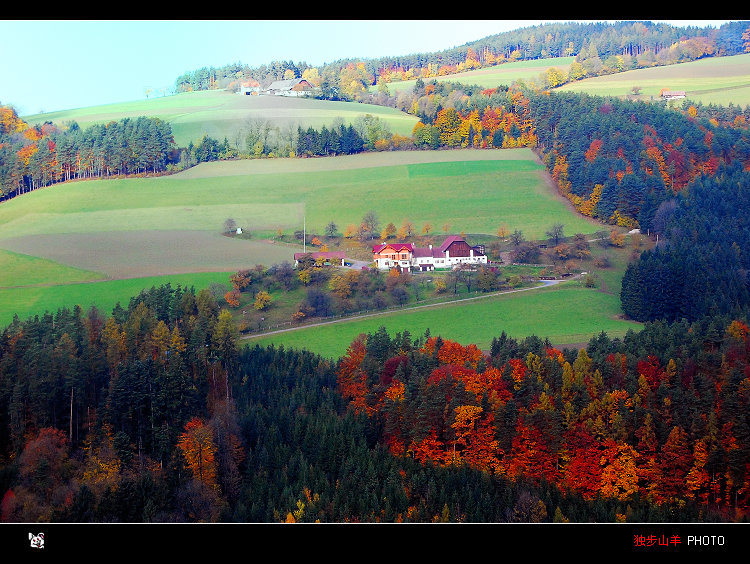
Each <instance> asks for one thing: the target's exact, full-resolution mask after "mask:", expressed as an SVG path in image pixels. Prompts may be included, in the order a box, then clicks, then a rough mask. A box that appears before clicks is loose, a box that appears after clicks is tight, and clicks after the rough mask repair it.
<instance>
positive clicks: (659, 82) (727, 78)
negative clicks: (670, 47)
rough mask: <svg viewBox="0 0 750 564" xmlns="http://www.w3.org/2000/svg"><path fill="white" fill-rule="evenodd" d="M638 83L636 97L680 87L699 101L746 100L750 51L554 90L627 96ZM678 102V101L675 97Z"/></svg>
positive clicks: (654, 95)
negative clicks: (638, 89) (638, 91)
mask: <svg viewBox="0 0 750 564" xmlns="http://www.w3.org/2000/svg"><path fill="white" fill-rule="evenodd" d="M634 86H640V87H641V90H640V94H639V95H638V96H637V97H636V98H639V99H646V100H650V99H652V98H653V99H657V98H658V96H659V91H660V90H661V89H662V88H667V89H669V90H684V91H685V92H686V94H687V98H688V100H690V101H693V102H702V103H703V104H711V103H713V104H721V105H728V104H729V103H730V102H731V103H733V104H735V105H740V106H746V105H748V104H750V54H747V55H734V56H731V57H710V58H706V59H700V60H698V61H692V62H689V63H682V64H678V65H669V66H663V67H652V68H646V69H637V70H631V71H626V72H622V73H617V74H612V75H607V76H599V77H593V78H587V79H584V80H581V81H578V82H573V83H570V84H566V85H564V86H561V87H560V88H558V89H557V90H561V91H570V92H583V93H586V94H593V95H597V96H627V95H630V94H631V91H632V89H633V87H634ZM678 102H681V101H680V100H678Z"/></svg>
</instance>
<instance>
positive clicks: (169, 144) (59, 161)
mask: <svg viewBox="0 0 750 564" xmlns="http://www.w3.org/2000/svg"><path fill="white" fill-rule="evenodd" d="M0 113H1V114H2V119H0V197H1V198H3V199H5V198H10V197H14V196H17V195H19V194H23V193H25V192H29V191H31V190H35V189H37V188H40V187H44V186H49V185H51V184H55V183H58V182H65V181H68V180H81V179H88V178H103V177H108V176H114V175H134V174H147V173H148V174H156V173H161V172H165V171H166V170H168V168H169V166H170V165H172V164H174V163H175V162H177V160H178V157H179V155H178V152H177V148H176V146H175V144H174V139H173V136H172V128H171V126H170V125H169V124H168V123H166V122H163V121H161V120H160V119H158V118H149V117H138V118H135V119H131V118H124V119H122V120H119V121H112V122H109V123H107V124H103V125H99V124H96V125H92V126H89V127H87V128H85V129H83V128H81V127H80V126H79V125H78V124H77V123H76V122H69V123H66V124H64V125H60V126H57V125H54V124H52V123H49V122H46V123H44V124H41V125H37V126H29V125H28V124H27V123H25V122H24V121H23V120H22V119H20V118H19V117H18V116H17V115H16V113H15V110H14V109H13V108H9V107H0Z"/></svg>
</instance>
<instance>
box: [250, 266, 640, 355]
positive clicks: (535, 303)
mask: <svg viewBox="0 0 750 564" xmlns="http://www.w3.org/2000/svg"><path fill="white" fill-rule="evenodd" d="M620 313H621V312H620V303H619V297H618V296H615V295H613V294H608V293H604V292H599V291H597V290H596V289H590V288H584V287H582V286H580V285H579V283H578V282H576V281H571V282H567V283H564V284H560V285H558V286H555V287H550V288H542V289H536V290H528V291H524V292H518V293H515V294H507V295H500V296H497V297H488V298H483V299H478V300H475V301H470V302H463V303H454V304H447V305H442V306H435V307H430V308H424V309H417V310H411V311H403V312H400V311H397V312H394V313H386V314H383V315H378V316H372V317H368V318H364V319H360V320H347V321H340V322H337V323H331V324H328V325H322V326H318V327H310V328H303V329H297V330H293V331H288V332H284V333H277V334H274V335H267V336H262V337H261V336H259V337H252V338H249V339H245V340H243V341H242V342H247V343H249V344H250V345H253V344H255V343H258V344H261V345H269V344H274V345H276V346H281V345H283V346H284V347H287V348H289V347H291V348H304V349H308V350H312V351H315V352H316V353H318V354H321V355H323V356H327V357H331V358H338V357H339V356H340V355H342V354H344V353H345V352H346V348H347V347H348V345H349V343H351V341H352V340H354V338H356V336H357V335H359V334H360V333H369V332H373V331H375V330H376V329H378V328H379V327H381V326H385V327H386V328H387V330H388V331H389V333H390V334H391V335H394V334H395V333H397V332H402V333H403V332H404V331H409V333H410V334H411V335H412V336H413V337H418V336H420V335H423V334H424V333H425V331H426V330H427V329H429V330H430V334H431V335H433V336H437V335H440V336H442V337H443V338H444V339H451V340H456V341H458V342H460V343H462V344H469V343H474V344H476V345H477V346H479V347H480V348H482V349H483V350H488V349H489V347H490V344H491V343H492V339H493V337H499V336H500V334H501V333H502V332H503V331H505V332H506V333H507V334H508V335H509V336H511V337H514V338H519V339H521V338H524V337H527V336H529V335H536V336H538V337H541V338H549V339H550V341H551V342H552V344H554V345H557V346H563V345H580V344H583V343H586V342H587V341H588V340H589V339H590V338H591V337H592V336H593V335H595V334H598V333H600V332H601V331H606V332H607V334H609V335H610V336H612V337H617V336H623V335H624V334H625V333H626V332H627V331H628V329H635V330H638V329H639V328H640V324H637V323H632V322H628V321H623V320H621V319H618V318H617V316H618V315H620Z"/></svg>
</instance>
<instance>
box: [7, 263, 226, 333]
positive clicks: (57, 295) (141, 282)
mask: <svg viewBox="0 0 750 564" xmlns="http://www.w3.org/2000/svg"><path fill="white" fill-rule="evenodd" d="M227 281H228V275H227V273H226V272H203V273H189V274H172V275H169V276H149V277H143V278H129V279H123V280H107V281H103V282H79V283H70V284H62V283H61V284H55V285H40V286H27V287H23V288H0V327H5V326H7V325H8V324H9V323H10V322H11V321H13V315H14V314H18V317H19V319H26V318H27V317H30V316H34V315H42V314H44V312H45V311H49V312H56V311H57V310H58V309H59V308H62V307H67V308H71V309H72V308H73V307H75V306H76V305H79V306H81V308H82V309H83V310H84V311H86V310H88V309H89V308H90V307H91V306H92V305H94V306H96V307H97V308H99V309H100V311H102V312H103V313H105V314H109V313H111V311H112V308H113V307H114V306H115V305H116V304H117V302H120V303H121V304H122V306H123V307H127V304H128V303H129V302H130V298H131V297H133V296H135V295H137V294H138V293H139V292H140V291H141V290H143V289H148V288H151V287H152V286H160V285H162V284H166V283H168V282H169V283H170V284H172V286H173V287H175V286H177V284H180V285H181V286H183V287H190V286H194V287H195V289H196V291H198V290H200V289H202V288H207V287H208V286H210V285H211V284H212V283H218V284H227Z"/></svg>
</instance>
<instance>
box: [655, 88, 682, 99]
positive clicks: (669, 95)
mask: <svg viewBox="0 0 750 564" xmlns="http://www.w3.org/2000/svg"><path fill="white" fill-rule="evenodd" d="M659 96H661V97H662V98H663V99H664V100H678V99H680V98H684V97H685V96H687V94H686V93H685V91H684V90H667V89H666V88H663V89H662V90H661V91H660V92H659Z"/></svg>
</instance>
